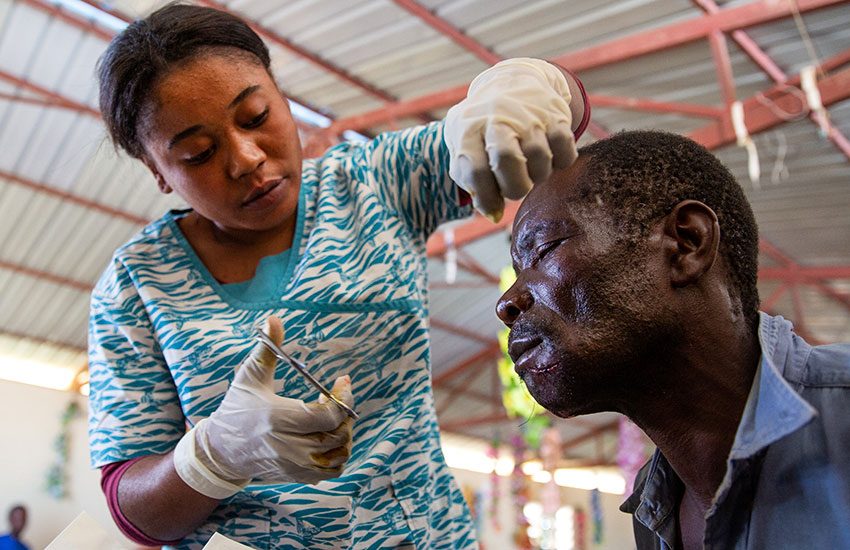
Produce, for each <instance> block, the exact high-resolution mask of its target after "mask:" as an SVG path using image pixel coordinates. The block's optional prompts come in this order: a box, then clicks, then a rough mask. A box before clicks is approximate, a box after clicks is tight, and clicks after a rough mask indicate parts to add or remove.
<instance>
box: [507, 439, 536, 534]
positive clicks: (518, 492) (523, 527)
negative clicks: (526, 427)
mask: <svg viewBox="0 0 850 550" xmlns="http://www.w3.org/2000/svg"><path fill="white" fill-rule="evenodd" d="M511 443H512V446H513V450H514V471H513V472H512V473H511V497H512V500H513V505H514V510H515V513H514V516H515V517H516V522H515V527H514V537H513V539H514V544H513V548H517V549H520V550H525V549H531V548H532V545H531V539H529V538H528V526H529V522H528V518H526V517H525V511H524V508H525V505H526V504H528V500H529V488H528V478H527V477H526V476H525V474H524V473H523V472H522V463H523V461H524V460H525V449H526V445H525V442H524V441H523V440H522V438H520V437H517V436H514V437H513V439H512V440H511Z"/></svg>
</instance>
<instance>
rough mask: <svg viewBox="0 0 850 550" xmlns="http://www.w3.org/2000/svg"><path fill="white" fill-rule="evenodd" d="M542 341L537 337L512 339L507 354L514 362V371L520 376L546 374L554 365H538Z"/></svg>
mask: <svg viewBox="0 0 850 550" xmlns="http://www.w3.org/2000/svg"><path fill="white" fill-rule="evenodd" d="M541 343H542V339H540V338H537V337H533V338H532V337H518V338H512V339H511V340H510V342H509V344H508V354H509V355H510V356H511V359H513V361H514V370H515V371H516V372H517V374H519V375H520V376H522V375H523V374H524V373H526V372H532V373H541V372H548V371H550V370H552V369H554V368H555V366H556V365H554V364H549V363H546V362H544V363H542V364H541V363H539V361H541V359H544V358H543V357H541V353H538V352H539V351H540V344H541Z"/></svg>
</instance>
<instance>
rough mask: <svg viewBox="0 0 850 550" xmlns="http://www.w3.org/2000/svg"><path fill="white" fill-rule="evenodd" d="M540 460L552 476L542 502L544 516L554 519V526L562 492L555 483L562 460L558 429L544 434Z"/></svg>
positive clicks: (544, 490) (543, 491)
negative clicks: (556, 471) (556, 472)
mask: <svg viewBox="0 0 850 550" xmlns="http://www.w3.org/2000/svg"><path fill="white" fill-rule="evenodd" d="M540 459H541V461H542V462H543V469H544V470H546V471H547V472H550V473H551V474H552V477H551V478H550V479H549V481H548V482H547V483H546V484H545V485H544V486H543V489H542V491H541V497H540V500H541V504H542V505H543V515H544V516H545V517H549V518H552V520H553V521H552V524H553V525H554V518H555V514H556V513H557V512H558V508H560V507H561V491H560V489H559V488H558V485H557V484H556V483H555V470H556V469H557V467H558V461H559V460H560V459H561V432H559V431H558V428H555V427H549V428H546V430H545V431H544V432H543V441H542V443H541V444H540Z"/></svg>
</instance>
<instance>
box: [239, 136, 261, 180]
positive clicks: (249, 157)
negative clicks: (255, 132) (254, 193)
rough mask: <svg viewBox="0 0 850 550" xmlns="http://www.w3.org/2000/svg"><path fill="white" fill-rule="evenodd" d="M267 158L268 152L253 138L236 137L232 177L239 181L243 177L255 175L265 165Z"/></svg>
mask: <svg viewBox="0 0 850 550" xmlns="http://www.w3.org/2000/svg"><path fill="white" fill-rule="evenodd" d="M266 158H267V155H266V152H265V151H264V150H263V148H262V147H260V145H259V144H258V143H257V142H256V140H255V139H253V137H252V136H250V135H248V136H245V135H237V136H234V138H233V140H232V154H231V158H230V177H231V178H233V179H239V178H240V177H242V176H245V175H247V174H251V173H253V172H254V171H255V170H256V169H257V168H259V167H260V166H262V165H263V163H264V162H265V161H266Z"/></svg>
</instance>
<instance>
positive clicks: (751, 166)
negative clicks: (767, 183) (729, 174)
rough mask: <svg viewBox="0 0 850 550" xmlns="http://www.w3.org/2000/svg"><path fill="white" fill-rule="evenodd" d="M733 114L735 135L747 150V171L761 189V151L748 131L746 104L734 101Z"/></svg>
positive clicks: (739, 143)
mask: <svg viewBox="0 0 850 550" xmlns="http://www.w3.org/2000/svg"><path fill="white" fill-rule="evenodd" d="M731 115H732V127H733V128H734V129H735V137H736V138H737V139H738V145H739V146H740V147H743V148H745V149H746V150H747V171H748V172H749V174H750V181H751V182H752V184H753V188H754V189H760V188H761V186H760V184H759V178H760V176H761V166H760V165H759V153H758V149H756V144H755V142H754V141H753V139H752V138H751V137H750V134H749V132H748V131H747V125H746V123H745V122H744V105H743V104H742V103H741V102H740V101H736V102H734V103H732V107H731Z"/></svg>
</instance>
